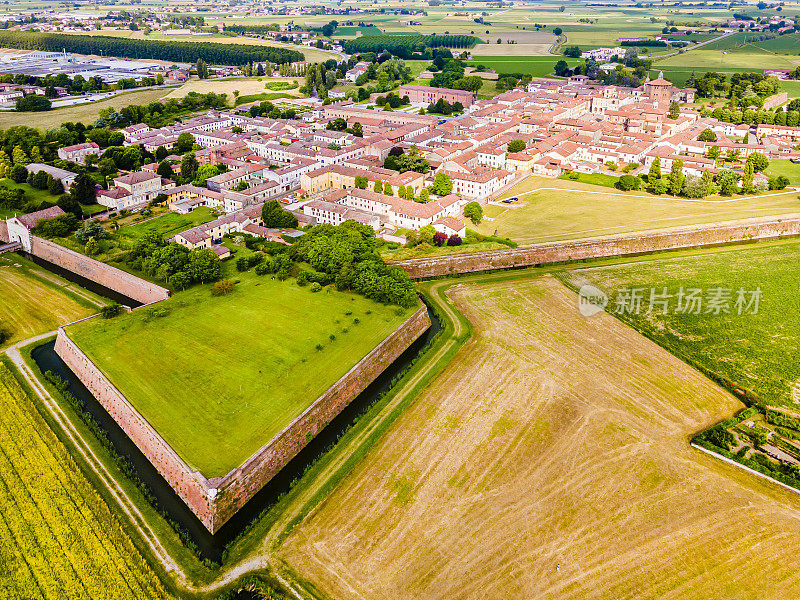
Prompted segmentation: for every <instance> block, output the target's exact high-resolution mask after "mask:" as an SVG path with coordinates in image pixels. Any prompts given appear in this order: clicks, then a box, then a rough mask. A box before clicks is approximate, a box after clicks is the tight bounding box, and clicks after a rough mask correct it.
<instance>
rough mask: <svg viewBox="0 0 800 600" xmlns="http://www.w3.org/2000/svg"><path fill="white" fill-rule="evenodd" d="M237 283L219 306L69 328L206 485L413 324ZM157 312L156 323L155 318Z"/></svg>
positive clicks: (304, 293)
mask: <svg viewBox="0 0 800 600" xmlns="http://www.w3.org/2000/svg"><path fill="white" fill-rule="evenodd" d="M237 277H238V278H239V279H240V280H241V281H240V283H239V284H237V286H236V289H235V291H234V292H232V293H231V294H230V295H228V296H223V297H212V296H211V293H210V289H209V287H208V286H198V287H194V288H192V289H190V290H188V291H186V292H181V293H177V294H175V295H174V297H173V298H171V299H170V300H167V301H165V302H163V303H160V304H158V305H156V306H155V307H153V308H151V309H147V308H146V309H142V310H139V311H136V312H134V313H131V314H125V315H122V316H120V317H117V318H115V319H113V320H102V319H99V318H97V319H91V320H89V321H85V322H83V323H80V324H78V325H75V326H73V327H70V328H69V334H70V336H72V338H73V339H74V340H75V341H76V343H78V345H79V346H80V347H81V348H82V349H83V350H84V352H86V354H87V355H88V356H89V357H90V358H91V359H92V360H93V361H94V362H95V363H96V364H97V365H98V366H99V367H100V368H101V369H102V370H103V372H104V373H106V375H108V376H109V378H110V379H111V381H112V382H113V383H114V384H115V385H116V386H117V387H118V388H119V389H120V390H121V391H122V392H123V393H124V394H125V395H126V397H127V398H128V399H129V400H130V401H131V403H132V404H133V405H134V406H135V407H136V408H137V410H139V411H140V412H141V413H142V415H143V416H144V417H145V418H146V419H147V420H148V421H149V422H150V423H151V424H152V425H153V426H154V427H155V429H156V430H158V432H159V433H160V434H161V435H162V436H163V437H164V439H165V440H166V441H167V442H168V443H169V444H170V445H171V446H172V447H173V448H174V449H175V451H176V452H178V454H179V455H180V456H181V457H182V458H183V459H184V460H185V461H186V462H187V463H188V464H189V465H191V466H192V467H194V468H197V469H198V470H200V472H202V473H203V475H205V476H206V477H221V476H224V475H225V474H226V473H228V472H229V471H230V470H231V469H233V468H235V467H237V466H238V465H240V464H242V463H243V462H244V461H245V460H246V459H247V458H249V457H250V456H251V455H252V454H253V453H254V452H255V451H256V450H258V449H259V448H260V447H261V446H263V445H264V444H265V443H266V442H267V441H269V440H270V439H271V438H272V437H274V436H275V435H276V434H277V433H278V432H279V431H281V430H282V429H283V428H284V427H286V426H287V425H288V424H289V423H290V422H291V421H292V420H293V419H294V418H296V417H297V416H298V415H299V414H300V413H301V412H302V411H303V410H305V409H306V408H307V407H308V406H309V405H310V404H311V403H312V402H313V401H314V400H315V399H316V398H317V397H318V396H319V395H320V394H322V393H323V392H324V391H325V390H327V389H328V388H329V387H330V386H331V385H332V384H333V383H335V382H336V381H337V380H338V379H339V378H340V377H342V376H343V375H344V374H345V373H346V372H347V371H348V370H349V369H350V368H351V367H352V366H353V365H354V364H355V363H356V362H358V361H359V360H360V359H361V358H363V357H364V356H365V355H366V354H367V353H369V351H370V350H372V349H373V348H374V347H375V346H376V345H377V344H378V343H379V342H380V341H381V340H383V339H384V338H386V337H387V336H388V335H389V334H390V333H391V332H392V331H394V330H395V329H396V328H397V327H398V325H400V324H401V323H402V322H403V321H404V320H405V319H406V318H408V316H409V315H410V314H411V312H412V311H411V310H402V309H397V307H394V306H384V305H382V304H377V303H375V302H373V301H371V300H368V299H366V298H364V297H362V296H358V295H356V294H351V293H341V292H336V291H335V290H333V289H332V288H326V289H325V290H323V291H322V292H320V293H317V294H314V293H312V292H311V291H310V290H309V288H308V287H299V286H298V285H297V284H296V283H295V282H294V281H285V282H280V281H277V280H275V281H273V280H272V279H271V278H269V277H257V276H255V275H253V274H250V273H242V274H238V275H237ZM164 309H166V310H167V311H169V314H168V315H167V316H162V317H157V316H155V315H154V312H155V311H163V310H164ZM398 313H399V314H398ZM331 336H334V338H335V339H333V340H331V339H330V338H331ZM121 340H123V341H124V343H119V342H120V341H121ZM318 345H320V346H321V347H322V349H321V350H318V349H317V346H318Z"/></svg>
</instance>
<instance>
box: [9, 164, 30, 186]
mask: <svg viewBox="0 0 800 600" xmlns="http://www.w3.org/2000/svg"><path fill="white" fill-rule="evenodd" d="M27 178H28V169H26V168H25V166H24V165H14V168H13V169H11V179H12V180H13V181H14V182H15V183H23V182H24V181H25V180H26V179H27Z"/></svg>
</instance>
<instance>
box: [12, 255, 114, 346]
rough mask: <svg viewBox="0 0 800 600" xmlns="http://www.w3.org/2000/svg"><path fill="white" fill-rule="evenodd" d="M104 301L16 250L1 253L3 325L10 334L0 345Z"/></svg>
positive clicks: (87, 311)
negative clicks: (14, 252) (39, 265)
mask: <svg viewBox="0 0 800 600" xmlns="http://www.w3.org/2000/svg"><path fill="white" fill-rule="evenodd" d="M103 304H104V302H103V300H102V299H101V298H99V297H98V296H96V295H94V294H92V293H91V292H89V291H87V290H84V289H82V288H80V287H78V286H77V285H75V284H72V283H69V282H68V281H66V280H65V279H62V278H61V277H58V276H57V275H54V274H52V273H49V272H48V271H45V270H44V269H42V268H40V267H38V266H36V265H35V264H33V263H32V262H30V261H28V260H26V259H24V258H22V257H21V256H18V255H17V254H13V253H9V254H4V255H2V256H0V329H1V330H2V331H3V332H5V333H6V335H7V336H8V339H7V340H6V342H5V344H2V343H0V348H2V347H4V346H7V345H9V344H14V343H16V342H20V341H22V340H26V339H28V338H31V337H33V336H36V335H39V334H42V333H47V332H48V331H55V330H56V329H57V328H58V326H59V325H65V324H67V323H70V322H72V321H76V320H77V319H82V318H83V317H88V316H89V315H91V314H94V313H96V312H97V311H98V309H99V307H100V306H102V305H103Z"/></svg>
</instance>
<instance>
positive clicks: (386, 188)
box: [383, 183, 394, 196]
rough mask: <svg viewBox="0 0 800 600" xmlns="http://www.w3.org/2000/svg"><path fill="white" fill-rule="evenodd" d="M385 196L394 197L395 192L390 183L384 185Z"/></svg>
mask: <svg viewBox="0 0 800 600" xmlns="http://www.w3.org/2000/svg"><path fill="white" fill-rule="evenodd" d="M383 195H384V196H394V190H392V186H390V185H389V184H388V183H384V184H383Z"/></svg>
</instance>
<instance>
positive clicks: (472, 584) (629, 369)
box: [282, 277, 800, 600]
mask: <svg viewBox="0 0 800 600" xmlns="http://www.w3.org/2000/svg"><path fill="white" fill-rule="evenodd" d="M450 296H451V297H452V298H453V299H454V301H455V303H456V305H457V306H458V307H459V309H460V310H462V311H463V312H464V313H465V314H466V316H467V317H468V318H469V320H470V321H471V322H472V324H473V326H474V334H473V339H472V340H471V341H470V342H469V343H468V345H467V346H465V347H464V348H463V349H462V350H461V351H460V352H459V354H458V355H457V356H456V358H455V359H454V360H453V361H452V362H451V364H450V365H449V366H448V367H447V368H446V369H445V371H443V372H442V374H441V375H440V376H439V377H438V378H437V379H436V380H434V381H433V382H432V383H431V384H430V385H429V387H428V388H427V389H426V390H425V391H423V392H422V393H421V394H420V396H419V397H418V398H417V400H416V401H415V403H414V404H413V405H411V406H410V407H409V408H408V409H406V410H405V411H404V412H403V414H402V415H401V416H400V417H399V418H398V419H397V420H396V421H395V422H394V423H393V424H392V426H391V427H390V429H389V430H388V431H387V433H386V434H385V435H384V436H383V438H382V439H381V440H380V441H379V442H378V444H377V445H376V446H375V447H374V448H372V450H370V451H369V453H368V454H367V455H366V457H365V458H364V459H363V460H362V461H361V462H360V463H359V464H358V465H357V466H356V467H355V469H354V470H353V471H352V472H351V473H350V474H349V475H347V476H346V478H345V479H344V480H343V481H342V482H341V483H340V484H339V485H338V487H337V488H336V489H335V491H333V492H332V493H331V495H330V496H329V497H328V498H327V499H326V500H324V501H323V502H322V504H320V505H319V506H318V507H317V508H316V509H315V510H314V512H312V513H311V514H310V516H308V517H307V518H306V520H305V521H304V522H302V523H300V524H299V525H298V526H297V527H295V529H294V530H293V533H292V534H291V535H290V536H289V537H288V539H287V541H286V545H285V550H284V552H283V554H282V556H283V557H284V559H285V560H286V561H287V564H288V565H289V566H290V567H291V568H292V570H293V571H294V572H297V573H301V574H302V576H303V577H304V579H305V580H307V581H309V582H310V583H311V584H313V585H314V586H315V587H316V589H317V590H318V591H319V592H321V594H324V595H326V596H328V597H334V598H340V599H350V598H352V599H356V598H359V599H360V598H393V599H397V600H402V599H405V598H408V599H411V598H426V599H428V600H436V599H439V598H441V599H447V600H451V599H471V598H475V599H485V598H504V599H517V598H519V599H530V598H537V599H556V598H558V599H561V600H563V599H573V598H574V599H585V598H637V599H641V600H646V599H665V598H668V599H677V598H687V599H696V598H748V599H760V598H764V599H766V598H778V597H795V596H797V594H798V593H800V575H798V573H797V570H796V569H795V568H794V555H795V547H794V544H793V543H792V542H791V540H793V539H795V538H796V536H797V535H800V520H798V519H797V508H798V505H799V503H800V500H798V498H797V496H795V495H794V494H791V493H790V492H785V491H782V490H779V489H776V488H772V487H770V486H769V484H767V483H764V482H762V481H761V480H758V479H756V478H754V477H752V476H750V475H748V474H746V473H742V472H741V471H738V470H736V469H735V468H734V467H728V466H726V465H724V464H722V463H720V462H718V461H717V460H716V459H714V458H711V457H708V456H706V455H703V454H701V453H700V452H698V451H696V450H694V449H692V448H691V447H690V446H689V445H688V438H689V436H690V435H692V434H693V433H695V432H696V431H698V430H700V429H702V428H704V427H706V426H707V425H709V424H711V423H714V422H715V421H717V420H719V419H720V418H722V417H725V416H728V415H730V414H731V413H732V412H733V411H734V410H736V409H738V408H740V407H741V404H740V403H738V402H737V401H735V400H734V399H732V398H731V397H730V396H729V395H727V394H726V393H724V392H723V391H721V390H720V389H719V388H717V387H716V386H715V385H713V384H711V383H710V382H709V381H708V380H707V379H705V378H704V377H702V376H701V375H699V374H698V373H697V372H696V371H694V370H692V369H691V368H689V367H688V366H687V365H685V364H684V363H682V362H681V361H679V360H677V359H676V358H675V357H673V356H672V355H670V354H669V353H667V352H666V351H664V350H662V349H661V348H659V347H658V346H656V345H655V344H653V343H651V342H650V341H648V340H647V339H645V338H644V337H642V336H640V335H638V334H637V333H636V332H634V331H633V330H631V329H629V328H627V327H626V326H624V325H623V324H621V323H619V322H618V321H616V320H615V319H613V318H612V317H610V316H608V315H600V316H596V317H593V318H591V319H586V318H584V317H582V316H581V315H580V314H579V313H578V311H577V310H576V296H575V295H574V294H573V293H572V292H570V291H569V290H567V289H566V288H564V287H563V286H562V285H561V284H560V283H558V282H557V281H555V280H553V279H550V278H538V279H533V278H531V279H524V278H522V277H520V278H519V279H515V280H512V281H506V282H505V283H489V282H486V283H477V284H469V283H464V284H461V285H456V286H455V287H453V288H451V292H450Z"/></svg>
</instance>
